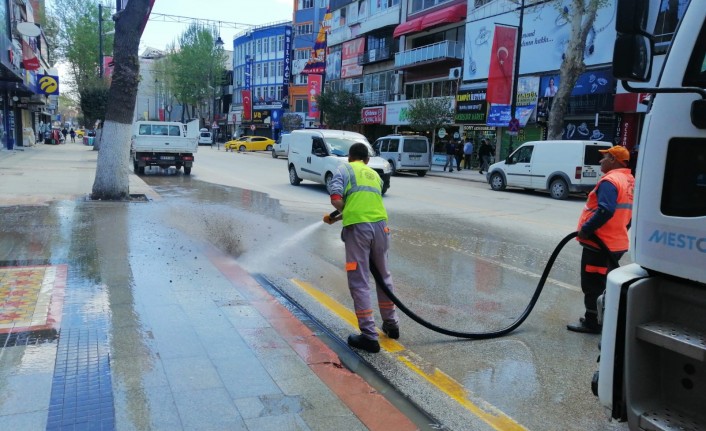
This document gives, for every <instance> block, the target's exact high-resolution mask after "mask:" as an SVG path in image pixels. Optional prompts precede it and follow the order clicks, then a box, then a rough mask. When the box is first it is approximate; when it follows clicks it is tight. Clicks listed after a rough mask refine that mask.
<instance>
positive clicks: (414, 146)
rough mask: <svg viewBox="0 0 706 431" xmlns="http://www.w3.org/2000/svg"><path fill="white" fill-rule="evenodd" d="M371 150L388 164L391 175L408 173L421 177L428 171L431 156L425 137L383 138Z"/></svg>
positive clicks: (401, 136)
mask: <svg viewBox="0 0 706 431" xmlns="http://www.w3.org/2000/svg"><path fill="white" fill-rule="evenodd" d="M373 149H374V150H375V154H377V155H378V156H380V157H382V158H383V159H385V160H387V161H388V162H389V163H390V166H391V167H392V175H395V174H396V173H397V172H399V171H410V172H416V173H417V175H419V176H420V177H423V176H424V175H426V174H427V171H428V170H429V164H430V163H431V155H430V148H429V140H428V139H427V138H426V136H419V135H388V136H383V137H381V138H378V139H377V140H376V141H375V144H374V145H373Z"/></svg>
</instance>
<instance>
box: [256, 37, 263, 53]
mask: <svg viewBox="0 0 706 431" xmlns="http://www.w3.org/2000/svg"><path fill="white" fill-rule="evenodd" d="M255 46H256V48H255V54H262V39H258V40H257V41H255Z"/></svg>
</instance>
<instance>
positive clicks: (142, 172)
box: [137, 166, 145, 175]
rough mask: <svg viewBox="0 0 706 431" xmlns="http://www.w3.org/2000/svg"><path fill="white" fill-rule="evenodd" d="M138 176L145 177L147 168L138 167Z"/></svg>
mask: <svg viewBox="0 0 706 431" xmlns="http://www.w3.org/2000/svg"><path fill="white" fill-rule="evenodd" d="M137 174H138V175H144V174H145V167H144V166H138V167H137Z"/></svg>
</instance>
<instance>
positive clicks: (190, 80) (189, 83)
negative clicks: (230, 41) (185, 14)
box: [164, 24, 227, 121]
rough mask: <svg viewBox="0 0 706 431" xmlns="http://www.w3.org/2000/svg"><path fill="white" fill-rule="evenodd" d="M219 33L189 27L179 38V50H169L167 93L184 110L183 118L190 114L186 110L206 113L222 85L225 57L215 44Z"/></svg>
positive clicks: (195, 26)
mask: <svg viewBox="0 0 706 431" xmlns="http://www.w3.org/2000/svg"><path fill="white" fill-rule="evenodd" d="M217 37H218V30H217V29H216V28H214V27H204V26H202V25H199V24H192V25H190V26H189V27H188V28H187V29H186V30H185V31H184V33H182V34H181V36H180V37H179V49H178V50H172V51H171V52H170V53H169V54H168V56H167V60H166V62H167V63H166V64H168V65H169V69H165V71H164V76H165V82H168V83H169V84H168V91H169V93H170V94H171V95H173V97H174V98H175V99H176V100H177V101H178V102H179V103H180V104H182V105H183V106H184V108H185V109H184V110H183V111H182V121H186V120H187V119H185V118H183V117H184V115H185V114H188V116H189V118H188V120H190V119H192V116H191V115H192V114H191V113H190V112H188V111H189V110H188V109H186V108H187V107H189V106H191V108H192V110H191V112H193V111H194V109H193V108H197V107H201V108H203V109H205V110H206V112H208V109H209V107H210V105H211V104H212V103H213V99H214V96H215V94H216V92H217V91H218V90H217V88H218V87H219V86H221V85H223V84H224V77H225V63H226V61H227V56H226V54H225V53H224V52H223V49H222V48H221V47H217V46H216V44H215V41H216V38H217Z"/></svg>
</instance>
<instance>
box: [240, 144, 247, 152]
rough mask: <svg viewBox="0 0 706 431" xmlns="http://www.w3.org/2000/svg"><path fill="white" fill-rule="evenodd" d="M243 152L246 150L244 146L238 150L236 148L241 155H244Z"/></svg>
mask: <svg viewBox="0 0 706 431" xmlns="http://www.w3.org/2000/svg"><path fill="white" fill-rule="evenodd" d="M245 150H247V148H245V145H241V146H240V148H238V151H240V152H241V153H244V152H245Z"/></svg>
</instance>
